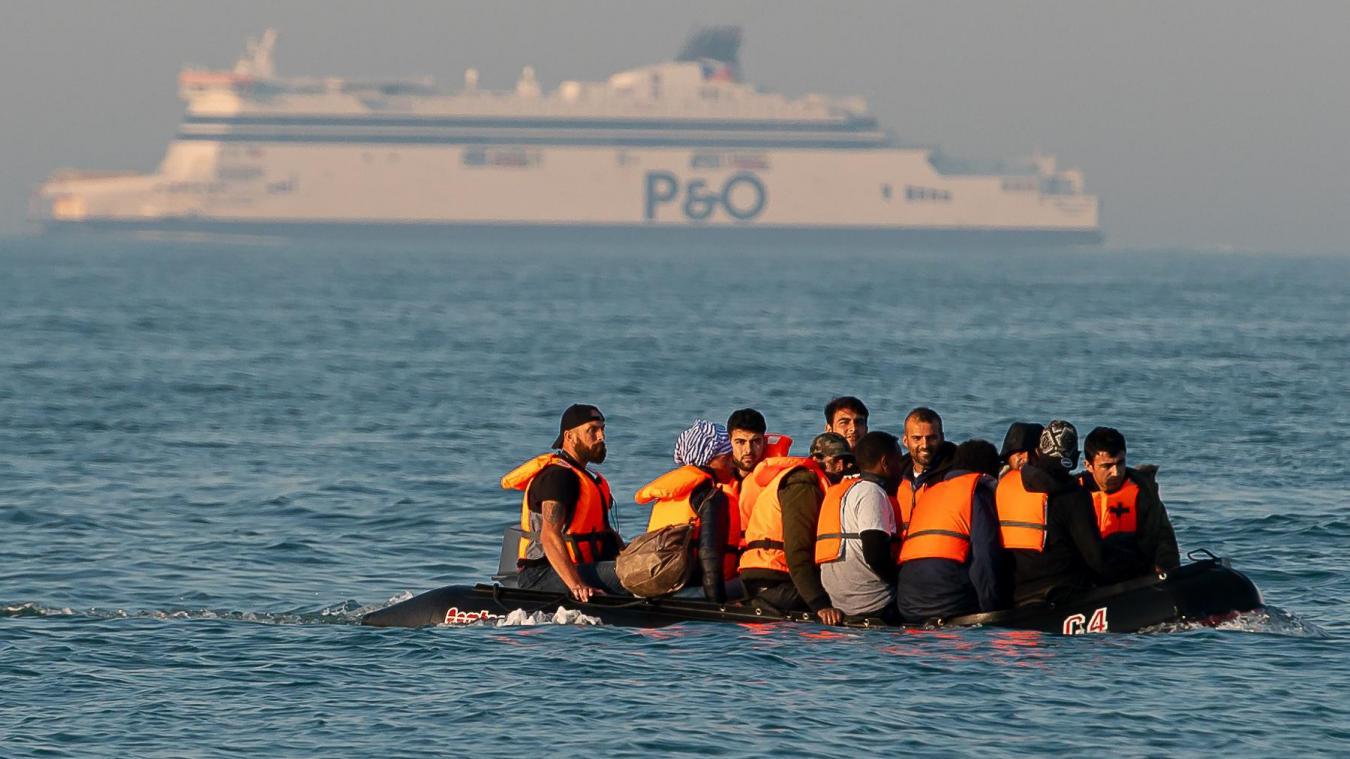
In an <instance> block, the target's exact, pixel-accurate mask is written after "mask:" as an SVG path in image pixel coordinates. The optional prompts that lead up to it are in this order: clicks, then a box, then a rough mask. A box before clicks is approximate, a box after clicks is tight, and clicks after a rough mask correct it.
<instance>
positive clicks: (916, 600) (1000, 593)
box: [895, 439, 1011, 622]
mask: <svg viewBox="0 0 1350 759" xmlns="http://www.w3.org/2000/svg"><path fill="white" fill-rule="evenodd" d="M998 468H999V456H998V449H996V448H994V444H993V443H990V442H989V441H987V440H979V439H975V440H967V441H966V442H964V443H962V444H960V445H958V446H956V451H955V453H953V454H952V457H951V470H950V471H948V472H947V473H946V475H944V476H943V478H942V481H941V482H934V483H932V484H930V485H929V486H927V487H925V488H923V489H922V490H921V491H919V496H918V499H917V500H916V502H915V505H914V507H913V511H911V512H910V513H909V514H905V515H903V517H904V519H903V521H904V522H905V525H906V532H905V533H904V535H903V536H902V541H903V542H902V543H901V545H900V572H899V580H898V582H897V587H896V590H895V595H896V603H897V608H898V610H899V612H900V616H901V618H902V619H903V620H904V621H905V622H923V621H925V620H929V619H937V618H946V617H955V616H960V615H963V614H977V613H979V612H987V611H996V610H999V609H1004V608H1007V607H1008V606H1010V605H1011V604H1010V603H1009V601H1010V599H1009V598H1008V597H1007V596H1008V589H1009V583H1007V582H1006V581H1005V580H1004V578H1003V577H1001V575H1003V574H1005V573H1006V571H1007V569H1006V566H1007V562H1006V559H1005V556H1004V553H1003V544H1002V542H1001V540H1000V538H999V525H998V510H997V509H996V508H995V506H994V487H995V480H994V476H995V475H996V474H997V473H998ZM902 508H903V507H902Z"/></svg>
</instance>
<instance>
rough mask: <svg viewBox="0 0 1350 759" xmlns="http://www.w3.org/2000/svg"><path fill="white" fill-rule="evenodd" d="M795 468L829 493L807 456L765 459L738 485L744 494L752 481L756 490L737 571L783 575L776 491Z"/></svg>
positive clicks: (822, 474)
mask: <svg viewBox="0 0 1350 759" xmlns="http://www.w3.org/2000/svg"><path fill="white" fill-rule="evenodd" d="M798 469H808V470H810V471H811V473H812V474H814V475H815V476H816V478H817V479H818V480H819V483H820V490H821V492H822V493H823V492H825V491H827V490H829V487H830V481H829V480H828V479H826V477H825V472H824V471H823V470H822V469H821V468H820V464H818V463H817V462H816V460H815V459H813V458H810V457H777V458H772V459H765V460H764V461H762V462H760V464H759V466H757V467H755V471H754V472H752V473H751V475H750V476H749V477H746V478H745V480H742V482H741V488H742V489H741V495H742V496H744V495H745V489H744V488H745V485H746V481H749V480H753V481H754V483H755V484H756V485H758V487H759V488H760V490H759V495H758V496H757V497H756V498H755V502H754V506H753V507H752V511H751V512H750V521H749V524H747V525H746V527H745V550H744V552H743V553H741V565H740V570H741V571H742V572H744V571H745V570H747V569H772V570H775V571H778V572H787V571H788V563H787V553H786V552H785V551H784V550H783V504H782V503H781V502H780V501H779V500H778V489H779V488H780V487H782V485H783V478H785V477H787V476H788V475H789V474H791V473H792V472H794V471H796V470H798Z"/></svg>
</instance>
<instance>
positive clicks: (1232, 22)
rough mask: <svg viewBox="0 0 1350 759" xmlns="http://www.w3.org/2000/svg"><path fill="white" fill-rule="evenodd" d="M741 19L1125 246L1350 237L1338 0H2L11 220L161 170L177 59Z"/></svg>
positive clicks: (751, 41) (590, 73)
mask: <svg viewBox="0 0 1350 759" xmlns="http://www.w3.org/2000/svg"><path fill="white" fill-rule="evenodd" d="M700 23H702V24H714V23H716V24H726V23H731V24H740V25H742V26H743V27H744V29H745V43H744V45H743V46H742V49H741V61H742V67H743V70H744V72H745V75H746V78H747V79H749V80H750V81H753V82H755V83H757V84H760V85H761V86H763V87H765V88H769V89H774V90H779V91H782V92H785V93H788V94H793V95H795V94H801V93H805V92H813V91H815V92H827V93H834V94H859V95H863V96H866V97H867V98H868V99H869V101H870V102H871V104H872V108H873V110H874V111H875V112H876V113H877V115H878V116H879V117H880V119H881V120H882V122H883V123H884V124H885V125H886V126H888V127H890V128H891V129H892V130H894V131H895V132H896V133H897V134H898V135H899V136H900V138H901V139H902V140H904V141H906V142H919V143H925V144H937V145H940V146H941V147H943V148H944V150H945V151H946V152H948V153H951V154H954V155H958V156H964V157H971V158H997V157H1007V156H1017V155H1025V154H1028V153H1030V152H1031V150H1032V149H1034V148H1038V147H1039V148H1040V149H1042V150H1044V151H1046V152H1051V153H1054V154H1056V155H1058V156H1059V158H1060V160H1061V162H1062V163H1064V164H1066V165H1071V166H1078V167H1081V168H1082V169H1083V170H1084V171H1085V172H1086V175H1087V182H1088V187H1089V189H1091V190H1092V191H1095V192H1097V193H1098V194H1100V195H1101V196H1102V198H1103V199H1104V201H1105V213H1104V218H1105V226H1106V231H1107V235H1108V241H1109V244H1111V245H1113V246H1168V245H1182V246H1193V247H1194V246H1203V247H1209V246H1233V247H1236V248H1238V249H1256V250H1273V251H1293V250H1316V251H1335V252H1350V220H1348V219H1350V144H1348V143H1350V82H1348V81H1347V77H1350V43H1347V39H1346V38H1347V35H1348V34H1350V2H1345V1H1343V0H1342V1H1339V2H1293V3H1276V2H1269V1H1268V0H1261V1H1259V2H1245V1H1244V2H1236V1H1234V0H1207V1H1205V2H1176V1H1169V2H1162V1H1158V2H1153V1H1147V2H1145V1H1140V0H1133V1H1130V2H1126V1H1124V0H1120V1H1117V2H1086V1H1084V0H1063V1H1050V0H1036V1H1030V0H1029V1H1027V2H992V1H991V2H951V1H950V0H944V1H942V2H937V1H936V0H935V1H934V2H895V1H890V2H790V1H788V0H763V1H758V2H732V1H730V0H722V1H721V2H708V1H689V0H683V1H681V2H671V1H669V0H668V1H666V2H645V1H638V0H628V1H625V2H597V1H595V0H588V1H586V2H566V1H565V0H552V1H549V2H502V1H500V0H497V1H494V2H478V3H458V2H442V1H440V0H435V1H432V0H420V1H418V2H331V1H327V0H229V1H226V0H215V1H213V2H191V1H188V0H161V1H159V2H149V1H146V0H136V1H129V0H117V1H116V2H60V1H55V0H0V94H3V102H4V107H3V108H0V136H3V140H0V234H12V233H16V232H21V231H25V230H26V229H27V227H26V225H25V222H24V219H25V215H26V211H27V203H28V196H29V193H30V191H31V189H32V188H33V187H34V186H35V185H36V184H37V183H38V182H40V181H41V180H42V179H43V178H44V177H45V176H47V175H48V174H49V173H50V172H51V171H53V170H54V169H57V168H61V167H74V168H83V169H117V168H124V169H138V170H145V171H148V170H151V169H153V168H154V166H155V165H156V163H157V162H158V160H159V158H160V157H161V155H162V154H163V151H164V148H165V146H166V144H167V143H168V141H169V139H170V137H171V136H172V134H173V133H174V131H175V128H176V126H177V122H178V119H179V117H180V115H181V110H182V104H181V103H180V102H179V101H178V99H177V95H176V92H175V87H176V77H177V73H178V69H179V67H180V66H181V65H182V64H184V63H189V62H191V63H196V64H206V65H211V66H217V67H222V68H224V67H228V66H229V65H231V64H232V63H233V62H234V59H235V57H236V56H237V55H238V53H239V51H240V50H241V49H242V46H243V41H244V38H245V37H246V36H253V35H256V34H257V33H258V32H259V31H260V30H261V29H263V28H264V27H267V26H274V27H276V28H277V29H278V30H279V31H280V35H281V36H280V41H279V43H278V46H277V54H276V58H277V65H278V68H279V70H280V72H281V73H282V74H297V75H339V76H356V77H359V76H376V75H390V76H420V75H432V76H434V77H435V78H436V79H437V80H438V81H441V82H445V83H449V84H452V85H454V86H455V87H458V86H459V84H460V83H461V82H462V81H463V71H464V69H465V68H466V67H468V66H476V67H477V68H478V69H479V70H480V71H481V72H482V84H483V86H489V87H493V88H498V87H509V86H511V85H512V84H513V83H514V82H515V79H516V77H517V75H518V74H519V72H520V67H521V66H522V65H524V64H527V63H528V64H531V65H533V66H534V67H535V69H536V70H537V71H538V73H539V77H540V79H541V80H542V81H543V83H544V84H545V86H546V87H549V88H552V87H553V86H554V85H556V83H557V82H558V81H559V80H561V79H602V78H604V77H605V76H607V75H608V74H610V73H612V72H614V71H616V70H619V69H622V68H626V67H629V66H634V65H639V64H643V63H647V62H651V61H654V60H658V59H666V58H670V57H672V56H673V55H674V53H675V51H676V49H677V48H678V47H679V45H680V43H681V41H682V40H683V38H684V37H685V35H686V33H687V32H688V31H689V30H690V28H691V27H693V26H694V25H696V24H700Z"/></svg>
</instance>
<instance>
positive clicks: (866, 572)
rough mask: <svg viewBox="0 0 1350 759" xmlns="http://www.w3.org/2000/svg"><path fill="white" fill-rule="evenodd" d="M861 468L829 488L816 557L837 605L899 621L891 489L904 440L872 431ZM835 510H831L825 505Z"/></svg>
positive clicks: (856, 614) (853, 614)
mask: <svg viewBox="0 0 1350 759" xmlns="http://www.w3.org/2000/svg"><path fill="white" fill-rule="evenodd" d="M853 455H854V459H855V460H856V461H857V464H858V469H859V471H860V472H861V474H860V475H859V476H858V477H857V478H855V479H847V480H844V481H843V482H841V483H839V484H838V485H835V486H834V487H832V488H831V489H830V491H831V493H832V494H833V495H834V497H833V498H831V497H830V494H827V495H826V498H825V503H824V505H823V506H822V507H821V519H820V528H819V529H818V530H817V544H816V545H817V550H816V561H817V562H818V563H820V564H821V569H820V581H821V584H822V585H824V586H825V591H826V592H827V593H829V594H830V601H831V603H832V604H833V605H834V607H835V608H837V609H839V610H841V611H843V612H844V614H845V615H846V616H847V617H850V618H855V619H858V618H864V617H866V618H872V619H882V620H884V621H886V622H888V623H890V624H897V623H898V622H899V619H898V613H897V610H896V608H895V575H896V564H895V555H894V554H893V553H892V545H893V538H894V536H895V533H896V519H895V507H894V506H893V505H892V501H891V498H890V496H889V495H888V493H890V492H892V491H893V490H894V486H895V483H897V482H898V481H899V478H900V472H901V466H902V461H903V457H902V455H901V453H900V441H899V439H897V438H896V437H895V436H894V435H891V434H889V433H886V432H879V431H878V432H869V433H867V434H866V435H864V436H863V437H862V439H861V440H859V441H858V446H857V448H856V449H854V451H853ZM827 509H828V510H830V511H831V513H829V514H827V513H826V510H827Z"/></svg>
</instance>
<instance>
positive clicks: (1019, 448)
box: [998, 422, 1045, 479]
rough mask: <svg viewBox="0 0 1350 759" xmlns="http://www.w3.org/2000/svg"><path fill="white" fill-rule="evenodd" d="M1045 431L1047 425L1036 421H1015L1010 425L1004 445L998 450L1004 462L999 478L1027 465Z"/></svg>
mask: <svg viewBox="0 0 1350 759" xmlns="http://www.w3.org/2000/svg"><path fill="white" fill-rule="evenodd" d="M1044 431H1045V427H1042V426H1041V425H1039V424H1036V423H1035V422H1013V423H1012V424H1011V425H1009V426H1008V433H1007V434H1006V435H1004V436H1003V447H1002V448H1001V449H999V452H998V457H999V460H1000V461H1002V462H1003V468H1002V470H1000V471H999V479H1002V478H1003V477H1005V476H1007V474H1008V473H1009V472H1015V471H1017V470H1018V469H1021V468H1022V467H1023V466H1025V465H1026V463H1027V459H1028V458H1030V457H1031V452H1032V451H1034V450H1036V445H1037V444H1038V443H1040V441H1041V433H1042V432H1044Z"/></svg>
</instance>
